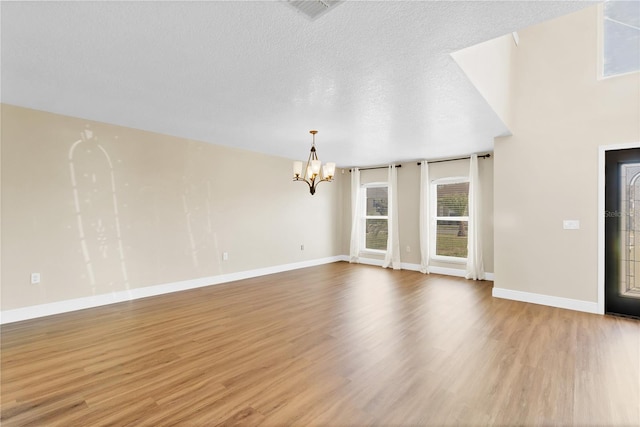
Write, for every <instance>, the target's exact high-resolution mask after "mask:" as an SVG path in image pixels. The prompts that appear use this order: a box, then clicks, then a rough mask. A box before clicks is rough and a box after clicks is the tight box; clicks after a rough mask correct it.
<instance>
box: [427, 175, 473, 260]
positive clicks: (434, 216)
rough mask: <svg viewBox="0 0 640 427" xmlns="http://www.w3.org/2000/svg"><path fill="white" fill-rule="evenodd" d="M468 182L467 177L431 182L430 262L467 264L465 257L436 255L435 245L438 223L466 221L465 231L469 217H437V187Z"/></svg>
mask: <svg viewBox="0 0 640 427" xmlns="http://www.w3.org/2000/svg"><path fill="white" fill-rule="evenodd" d="M468 182H470V180H469V177H468V176H455V177H447V178H439V179H435V180H433V181H431V188H430V189H429V190H430V199H431V200H430V201H429V202H430V204H431V208H430V211H431V212H430V213H429V223H430V224H429V247H430V251H429V254H430V256H429V258H430V259H431V260H432V261H441V262H448V263H455V264H465V263H466V262H467V257H464V258H462V257H454V256H447V255H437V253H436V249H437V248H436V244H437V234H438V221H439V220H440V221H466V223H467V229H469V216H468V215H467V216H446V217H444V216H437V214H438V185H447V184H464V183H468ZM468 209H469V208H468V202H467V212H468Z"/></svg>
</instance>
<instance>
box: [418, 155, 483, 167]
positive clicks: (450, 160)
mask: <svg viewBox="0 0 640 427" xmlns="http://www.w3.org/2000/svg"><path fill="white" fill-rule="evenodd" d="M487 157H491V154H483V155H481V156H478V158H479V159H484V158H487ZM470 158H471V156H469V157H458V158H456V159H444V160H432V161H427V163H442V162H452V161H454V160H467V159H470ZM421 164H422V162H418V166H420V165H421Z"/></svg>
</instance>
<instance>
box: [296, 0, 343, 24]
mask: <svg viewBox="0 0 640 427" xmlns="http://www.w3.org/2000/svg"><path fill="white" fill-rule="evenodd" d="M343 1H344V0H339V1H332V0H286V3H287V4H289V6H291V7H293V8H294V9H295V10H296V11H298V12H299V13H302V14H303V15H304V16H306V17H307V18H309V19H310V20H312V21H313V20H316V19H318V18H319V17H321V16H322V15H324V14H325V13H327V12H328V11H330V10H333V9H334V8H335V7H336V6H337V5H339V4H340V3H343Z"/></svg>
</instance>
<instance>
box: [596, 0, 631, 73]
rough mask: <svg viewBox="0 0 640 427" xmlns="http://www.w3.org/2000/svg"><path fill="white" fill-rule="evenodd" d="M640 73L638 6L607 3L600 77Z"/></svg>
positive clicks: (628, 3)
mask: <svg viewBox="0 0 640 427" xmlns="http://www.w3.org/2000/svg"><path fill="white" fill-rule="evenodd" d="M634 71H640V2H638V1H606V2H605V3H604V5H603V21H602V75H603V77H611V76H616V75H619V74H626V73H631V72H634Z"/></svg>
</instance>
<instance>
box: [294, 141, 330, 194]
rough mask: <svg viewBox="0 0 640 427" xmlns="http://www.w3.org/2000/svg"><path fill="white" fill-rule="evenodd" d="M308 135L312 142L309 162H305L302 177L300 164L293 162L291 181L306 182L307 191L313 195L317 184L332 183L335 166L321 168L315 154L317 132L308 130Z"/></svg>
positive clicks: (328, 165)
mask: <svg viewBox="0 0 640 427" xmlns="http://www.w3.org/2000/svg"><path fill="white" fill-rule="evenodd" d="M309 133H310V134H311V135H313V137H312V138H313V140H312V142H311V152H310V153H309V160H307V167H306V169H305V170H304V175H302V162H299V161H296V162H293V180H294V181H304V182H306V183H307V185H308V186H309V191H310V192H311V194H312V195H313V194H315V193H316V186H317V185H318V184H320V183H321V182H324V181H328V182H331V181H333V175H334V174H335V172H336V164H335V163H326V164H325V165H324V166H322V162H321V161H320V160H318V154H317V153H316V134H317V133H318V131H317V130H310V131H309ZM320 172H322V173H320Z"/></svg>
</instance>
